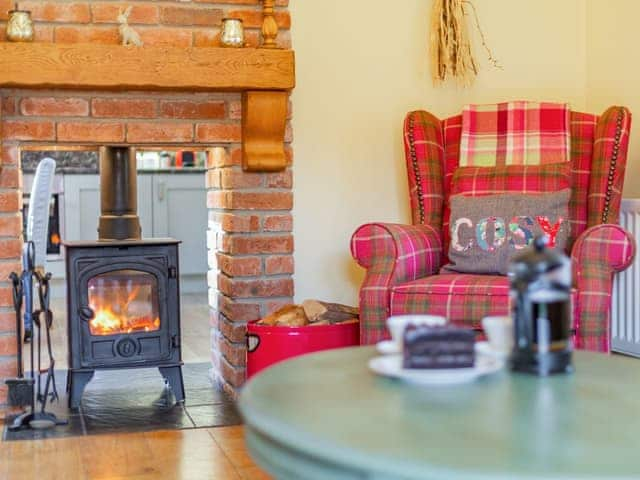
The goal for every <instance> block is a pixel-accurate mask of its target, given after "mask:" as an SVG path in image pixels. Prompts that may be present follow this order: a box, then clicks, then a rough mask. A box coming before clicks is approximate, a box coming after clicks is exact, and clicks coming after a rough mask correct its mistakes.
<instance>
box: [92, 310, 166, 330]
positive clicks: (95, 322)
mask: <svg viewBox="0 0 640 480" xmlns="http://www.w3.org/2000/svg"><path fill="white" fill-rule="evenodd" d="M94 312H95V316H94V317H93V318H92V319H91V320H90V321H89V326H90V330H91V334H92V335H114V334H117V333H132V332H153V331H155V330H158V329H159V328H160V318H158V317H156V318H152V317H151V316H149V315H143V316H140V317H128V316H126V315H118V314H116V313H115V312H114V311H113V310H112V309H111V308H108V307H107V308H98V309H95V310H94Z"/></svg>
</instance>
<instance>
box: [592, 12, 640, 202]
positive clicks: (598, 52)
mask: <svg viewBox="0 0 640 480" xmlns="http://www.w3.org/2000/svg"><path fill="white" fill-rule="evenodd" d="M638 18H640V1H638V0H608V1H603V0H588V8H587V31H588V33H589V34H588V36H587V51H588V52H589V54H588V62H587V68H588V70H587V109H588V110H589V111H593V112H602V111H603V110H604V109H605V108H607V107H608V106H610V105H625V106H627V107H629V108H630V109H631V112H632V114H635V115H634V117H633V120H632V124H631V125H632V126H631V138H630V140H631V143H630V145H629V159H628V163H627V174H626V178H625V187H624V196H625V197H640V177H639V176H638V171H640V54H639V53H638V47H639V46H640V31H638V26H637V20H638Z"/></svg>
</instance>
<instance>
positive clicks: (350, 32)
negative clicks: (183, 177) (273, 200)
mask: <svg viewBox="0 0 640 480" xmlns="http://www.w3.org/2000/svg"><path fill="white" fill-rule="evenodd" d="M630 1H632V0H630ZM474 3H475V5H476V7H477V10H478V14H479V16H480V22H481V24H482V27H483V29H484V32H485V35H486V37H487V41H488V42H489V44H490V46H491V47H492V49H493V51H494V55H495V56H496V57H497V58H498V59H499V60H500V61H501V62H502V64H503V65H504V69H503V70H495V69H492V68H491V67H489V66H488V65H487V62H486V60H485V58H486V56H485V55H484V53H483V51H482V50H481V49H480V48H478V47H480V42H479V41H478V40H476V41H475V45H476V56H477V58H478V59H479V60H481V63H482V71H481V73H480V75H479V77H478V78H477V80H476V82H475V84H474V85H473V87H471V88H467V89H462V88H459V87H457V86H455V85H447V86H446V87H439V88H434V87H433V86H432V84H431V80H430V75H429V65H428V46H427V37H428V25H429V13H430V9H431V1H430V0H398V1H395V2H388V1H382V0H323V1H320V0H291V5H290V8H291V12H292V16H293V31H292V35H293V45H294V48H295V50H296V62H297V64H296V71H297V87H296V89H295V91H294V95H293V108H294V120H293V127H294V152H295V165H294V182H295V184H294V189H295V207H294V218H295V225H294V230H295V231H294V234H295V262H296V274H295V285H296V300H297V301H301V300H303V299H305V298H321V299H325V300H331V301H339V302H344V303H350V304H356V303H357V289H358V286H359V284H360V282H361V280H362V276H363V270H362V269H361V268H360V267H358V266H357V265H356V264H355V262H354V261H353V260H352V259H351V256H350V254H349V239H350V236H351V234H352V232H353V231H354V229H355V228H356V227H357V226H358V225H360V224H362V223H364V222H368V221H387V222H403V223H406V222H407V221H408V220H409V210H408V197H407V187H406V181H407V180H406V172H405V166H404V154H403V149H402V121H403V118H404V115H405V114H406V112H408V111H410V110H412V109H428V110H431V111H432V112H433V113H435V114H437V115H440V116H448V115H453V114H456V113H458V112H459V111H460V110H461V108H462V106H463V105H464V104H466V103H479V102H497V101H501V100H506V99H532V100H543V99H544V100H551V101H554V100H557V101H568V102H570V103H571V104H572V106H573V107H574V108H576V109H584V108H585V107H586V106H587V101H586V83H587V80H586V69H587V57H586V24H587V21H586V14H587V4H586V2H585V1H584V0H562V1H558V0H474ZM602 3H608V2H602ZM639 3H640V2H639ZM636 18H637V16H636Z"/></svg>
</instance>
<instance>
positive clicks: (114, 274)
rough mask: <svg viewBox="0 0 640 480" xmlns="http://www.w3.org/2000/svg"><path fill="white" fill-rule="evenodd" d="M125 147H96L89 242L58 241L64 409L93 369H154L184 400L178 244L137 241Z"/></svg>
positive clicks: (75, 401)
mask: <svg viewBox="0 0 640 480" xmlns="http://www.w3.org/2000/svg"><path fill="white" fill-rule="evenodd" d="M135 177H136V169H135V151H134V150H133V149H126V148H118V147H110V148H103V149H102V150H101V155H100V182H101V209H102V215H101V217H100V221H99V228H98V231H99V240H98V241H97V242H65V243H64V246H65V251H66V266H67V312H68V313H67V315H68V326H69V330H68V332H69V374H68V376H67V389H68V391H69V406H70V407H71V408H77V407H78V406H79V405H80V399H81V397H82V392H83V390H84V387H85V386H86V384H87V383H88V382H89V380H91V377H92V376H93V374H94V371H95V370H97V369H114V368H118V369H119V368H140V367H158V368H159V370H160V373H161V374H162V375H163V377H164V378H165V380H166V382H167V385H168V386H169V387H170V388H171V390H172V392H173V394H174V395H175V398H176V400H177V401H183V400H184V386H183V381H182V370H181V365H182V361H181V351H180V289H179V281H178V279H179V267H178V245H179V243H180V242H179V241H177V240H174V239H144V240H143V239H140V223H139V220H138V217H137V213H136V210H137V208H136V191H135V189H136V179H135Z"/></svg>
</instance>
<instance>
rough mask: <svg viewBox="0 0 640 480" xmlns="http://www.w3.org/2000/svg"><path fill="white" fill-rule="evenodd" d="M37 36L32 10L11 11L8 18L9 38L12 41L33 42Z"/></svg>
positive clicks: (16, 9)
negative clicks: (32, 19)
mask: <svg viewBox="0 0 640 480" xmlns="http://www.w3.org/2000/svg"><path fill="white" fill-rule="evenodd" d="M34 36H35V32H34V29H33V22H32V21H31V12H30V11H28V10H18V7H17V5H16V8H15V10H10V11H9V19H8V20H7V40H9V41H10V42H32V41H33V38H34Z"/></svg>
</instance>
